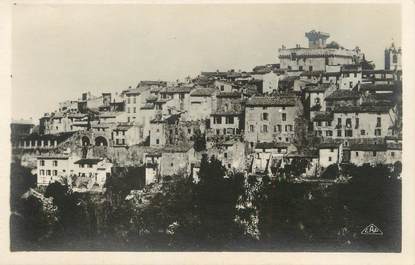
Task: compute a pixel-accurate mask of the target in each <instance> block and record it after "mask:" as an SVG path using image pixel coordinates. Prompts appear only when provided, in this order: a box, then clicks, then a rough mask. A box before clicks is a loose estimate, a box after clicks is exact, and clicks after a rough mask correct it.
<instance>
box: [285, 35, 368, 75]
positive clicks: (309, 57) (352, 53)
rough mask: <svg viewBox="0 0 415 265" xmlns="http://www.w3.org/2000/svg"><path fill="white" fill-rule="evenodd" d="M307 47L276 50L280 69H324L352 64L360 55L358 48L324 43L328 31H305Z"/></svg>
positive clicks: (298, 46)
mask: <svg viewBox="0 0 415 265" xmlns="http://www.w3.org/2000/svg"><path fill="white" fill-rule="evenodd" d="M305 35H306V37H307V39H308V40H309V46H308V48H302V47H301V46H300V45H297V47H296V48H291V49H286V48H285V47H282V48H281V49H279V50H278V52H279V57H278V58H279V60H280V67H281V69H288V70H294V71H325V70H326V66H328V65H344V64H353V63H356V62H358V61H359V58H361V57H362V55H361V54H360V51H359V50H358V49H354V50H348V49H344V48H342V47H340V46H339V45H333V46H329V45H326V40H327V38H328V37H329V36H330V35H329V34H328V33H323V32H317V31H315V30H312V31H310V32H307V33H306V34H305Z"/></svg>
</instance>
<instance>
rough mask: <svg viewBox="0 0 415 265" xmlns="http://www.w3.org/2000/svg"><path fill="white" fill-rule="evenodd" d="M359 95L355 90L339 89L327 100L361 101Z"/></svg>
mask: <svg viewBox="0 0 415 265" xmlns="http://www.w3.org/2000/svg"><path fill="white" fill-rule="evenodd" d="M359 98H360V95H359V93H357V92H355V91H353V90H346V89H339V90H335V91H334V92H333V93H331V94H330V95H328V96H327V97H326V98H325V100H327V101H330V100H346V99H359Z"/></svg>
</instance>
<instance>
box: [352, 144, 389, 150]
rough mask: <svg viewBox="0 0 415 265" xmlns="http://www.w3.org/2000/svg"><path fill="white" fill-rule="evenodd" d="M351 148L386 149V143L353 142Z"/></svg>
mask: <svg viewBox="0 0 415 265" xmlns="http://www.w3.org/2000/svg"><path fill="white" fill-rule="evenodd" d="M350 150H356V151H386V144H351V145H350Z"/></svg>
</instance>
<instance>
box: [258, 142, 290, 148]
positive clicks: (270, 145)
mask: <svg viewBox="0 0 415 265" xmlns="http://www.w3.org/2000/svg"><path fill="white" fill-rule="evenodd" d="M289 145H290V144H289V143H281V142H261V143H257V144H256V145H255V149H276V148H288V146H289Z"/></svg>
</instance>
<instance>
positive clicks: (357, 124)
mask: <svg viewBox="0 0 415 265" xmlns="http://www.w3.org/2000/svg"><path fill="white" fill-rule="evenodd" d="M354 128H355V129H357V128H359V118H356V124H355V127H354Z"/></svg>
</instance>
